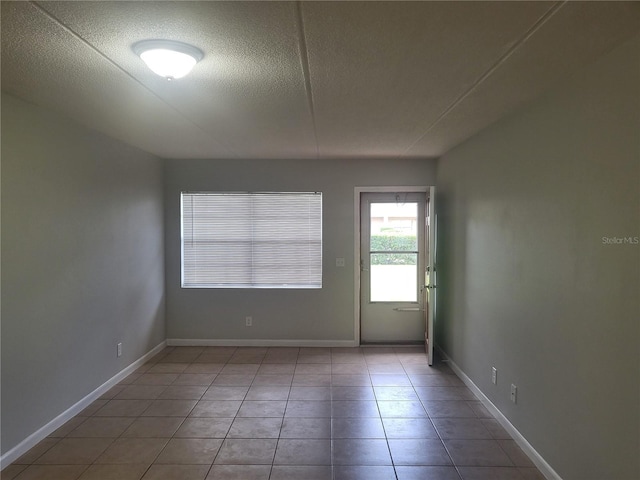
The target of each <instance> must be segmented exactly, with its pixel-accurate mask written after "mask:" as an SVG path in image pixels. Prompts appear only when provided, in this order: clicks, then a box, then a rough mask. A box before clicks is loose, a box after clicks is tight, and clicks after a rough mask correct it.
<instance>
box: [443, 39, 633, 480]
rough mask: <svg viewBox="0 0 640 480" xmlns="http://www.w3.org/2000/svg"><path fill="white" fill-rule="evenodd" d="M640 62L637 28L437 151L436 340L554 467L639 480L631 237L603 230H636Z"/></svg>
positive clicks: (575, 475)
mask: <svg viewBox="0 0 640 480" xmlns="http://www.w3.org/2000/svg"><path fill="white" fill-rule="evenodd" d="M639 62H640V42H639V40H638V38H636V39H635V40H634V41H632V42H630V43H626V44H625V45H623V46H620V47H619V48H617V49H616V50H614V51H612V52H611V53H610V54H608V55H607V56H605V57H604V58H602V59H600V60H599V61H598V62H597V63H595V64H593V65H591V66H590V67H589V68H587V69H585V70H584V71H582V72H579V73H578V74H577V75H576V76H575V77H574V78H573V79H572V80H571V81H568V82H567V83H565V84H564V85H561V86H558V88H557V89H556V90H555V91H554V92H552V93H550V94H548V95H546V96H545V97H544V98H541V99H539V100H538V101H536V102H535V103H534V104H532V105H530V106H529V107H528V108H526V109H524V110H522V111H520V112H518V113H516V114H515V115H512V116H510V117H508V118H505V119H503V120H501V121H500V122H498V123H497V124H495V125H493V126H492V127H490V128H488V129H487V130H485V131H483V132H482V133H480V134H479V135H477V136H475V137H474V138H472V139H470V140H469V141H467V142H465V143H464V144H462V145H460V146H458V147H457V148H455V149H454V150H452V151H450V152H449V153H448V154H447V155H445V156H444V157H443V158H442V159H441V160H440V162H439V165H438V187H439V197H438V202H439V214H438V215H439V220H438V221H439V233H440V235H439V272H440V277H439V282H438V283H439V293H440V298H439V304H438V308H439V329H438V340H439V342H440V344H441V346H442V347H443V349H444V350H445V351H446V353H447V354H448V355H450V356H451V358H452V359H453V361H455V362H456V363H457V364H458V365H459V366H460V367H461V368H462V370H463V371H464V372H465V373H466V374H467V375H468V376H469V377H470V378H471V379H472V380H473V382H474V383H475V384H476V385H477V386H478V387H479V388H480V389H481V390H482V391H483V393H484V394H485V395H486V396H487V397H489V399H490V400H491V401H492V402H493V403H494V404H495V405H496V406H497V407H498V408H499V409H500V410H501V411H502V412H503V413H504V414H505V415H506V416H507V417H508V419H509V420H510V421H511V423H512V424H513V425H514V426H515V427H516V428H517V429H518V430H519V431H520V432H521V433H522V434H523V435H524V436H525V437H526V438H527V439H528V441H529V442H530V443H531V444H532V445H533V447H534V448H535V449H536V450H537V451H538V452H539V453H540V454H541V455H542V456H543V457H544V458H545V459H546V460H547V462H548V463H549V464H550V465H551V466H552V467H553V468H554V469H555V470H556V471H557V472H558V473H559V474H560V476H561V477H562V478H563V479H564V480H588V479H593V480H604V479H607V480H632V479H637V478H640V467H639V463H638V458H639V455H638V452H640V443H639V440H638V436H639V432H640V347H639V345H640V342H639V341H640V335H639V325H640V303H639V297H640V295H638V292H640V245H638V244H635V245H634V244H620V245H605V244H603V237H636V238H637V237H638V236H640V215H639V206H640V158H639V155H640V64H639ZM491 366H496V367H497V369H498V380H499V381H498V385H497V386H494V385H492V384H491V382H490V369H491ZM511 383H515V384H517V386H518V393H519V397H518V403H517V405H514V404H512V403H511V402H510V401H509V386H510V384H511Z"/></svg>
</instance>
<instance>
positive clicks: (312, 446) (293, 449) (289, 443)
mask: <svg viewBox="0 0 640 480" xmlns="http://www.w3.org/2000/svg"><path fill="white" fill-rule="evenodd" d="M273 464H274V465H331V440H328V439H307V438H305V439H280V440H278V448H277V449H276V456H275V459H274V460H273Z"/></svg>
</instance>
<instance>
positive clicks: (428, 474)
mask: <svg viewBox="0 0 640 480" xmlns="http://www.w3.org/2000/svg"><path fill="white" fill-rule="evenodd" d="M396 474H397V475H398V480H425V479H429V480H460V476H459V475H458V472H457V471H456V469H455V467H436V466H398V467H396ZM496 480H497V479H496Z"/></svg>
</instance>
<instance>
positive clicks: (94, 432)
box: [67, 417, 134, 438]
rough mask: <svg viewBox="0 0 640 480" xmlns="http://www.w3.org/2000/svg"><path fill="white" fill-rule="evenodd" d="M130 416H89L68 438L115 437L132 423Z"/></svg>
mask: <svg viewBox="0 0 640 480" xmlns="http://www.w3.org/2000/svg"><path fill="white" fill-rule="evenodd" d="M133 420H134V419H133V418H132V417H91V418H87V420H86V421H85V422H84V423H82V424H81V425H79V426H78V428H76V429H75V430H73V431H72V432H71V433H69V435H67V437H68V438H73V437H106V438H116V437H119V436H120V435H122V433H123V432H124V431H125V430H126V429H127V428H128V427H129V425H131V424H132V423H133Z"/></svg>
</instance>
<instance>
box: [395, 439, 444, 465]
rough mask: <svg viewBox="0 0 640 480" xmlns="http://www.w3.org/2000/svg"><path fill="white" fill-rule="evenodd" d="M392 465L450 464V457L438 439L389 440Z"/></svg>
mask: <svg viewBox="0 0 640 480" xmlns="http://www.w3.org/2000/svg"><path fill="white" fill-rule="evenodd" d="M389 450H390V451H391V457H392V458H393V463H394V465H452V462H451V458H450V457H449V454H448V453H447V451H446V450H445V448H444V445H443V444H442V442H441V441H440V440H437V439H429V438H426V439H425V438H420V439H398V440H389Z"/></svg>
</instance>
